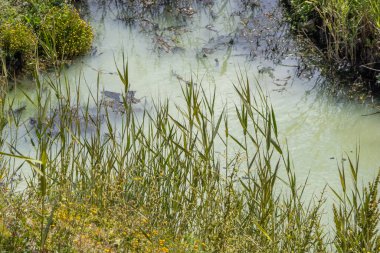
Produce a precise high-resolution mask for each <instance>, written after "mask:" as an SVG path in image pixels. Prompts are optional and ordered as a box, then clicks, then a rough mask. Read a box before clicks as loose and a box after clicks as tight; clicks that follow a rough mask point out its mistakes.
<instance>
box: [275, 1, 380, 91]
mask: <svg viewBox="0 0 380 253" xmlns="http://www.w3.org/2000/svg"><path fill="white" fill-rule="evenodd" d="M282 2H283V3H284V4H285V5H286V6H287V7H288V10H289V16H290V18H291V20H292V23H293V26H294V28H295V30H297V31H298V32H300V33H301V34H303V35H304V36H306V37H307V38H308V39H309V40H311V41H312V42H314V43H315V45H316V46H317V47H318V48H319V49H320V50H321V55H322V56H323V57H324V59H325V60H326V61H325V62H328V63H329V64H330V65H331V68H332V69H334V71H333V72H335V73H338V74H339V75H341V76H345V77H346V78H347V77H348V79H350V80H354V81H358V82H364V83H365V84H366V85H367V88H368V89H369V90H373V91H379V88H380V5H379V2H378V1H377V0H363V1H352V0H344V1H335V0H334V1H330V0H329V1H325V0H314V1H302V0H301V1H300V0H282ZM325 62H324V64H325Z"/></svg>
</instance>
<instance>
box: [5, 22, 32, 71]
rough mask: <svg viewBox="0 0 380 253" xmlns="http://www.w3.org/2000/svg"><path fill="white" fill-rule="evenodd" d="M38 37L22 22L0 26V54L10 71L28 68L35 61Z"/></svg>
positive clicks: (6, 23)
mask: <svg viewBox="0 0 380 253" xmlns="http://www.w3.org/2000/svg"><path fill="white" fill-rule="evenodd" d="M36 46H37V37H36V35H35V34H34V32H33V30H32V29H31V28H30V27H28V26H27V25H25V24H23V23H22V22H21V21H17V20H14V21H5V22H4V23H2V24H0V53H1V54H2V57H3V58H5V62H6V65H7V68H8V70H9V71H16V72H18V71H20V70H21V69H23V68H27V67H28V65H30V64H31V63H32V62H33V60H34V58H35V57H34V55H35V53H34V52H35V49H36Z"/></svg>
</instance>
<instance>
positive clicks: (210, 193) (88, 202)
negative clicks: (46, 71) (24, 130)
mask: <svg viewBox="0 0 380 253" xmlns="http://www.w3.org/2000/svg"><path fill="white" fill-rule="evenodd" d="M118 74H119V76H120V80H121V83H122V85H123V86H125V87H124V88H125V90H126V91H128V90H129V89H130V86H129V80H128V70H127V67H125V68H124V69H121V70H118ZM42 82H44V83H45V85H49V86H50V88H51V92H52V94H50V95H49V94H46V93H43V83H42ZM36 88H37V99H35V100H32V101H31V102H33V103H34V105H35V106H36V110H37V115H36V119H35V120H36V122H37V123H36V124H35V128H34V129H33V130H32V131H29V136H28V138H31V139H32V141H31V143H32V144H31V146H32V147H33V148H34V149H35V150H34V152H32V154H31V156H32V157H27V156H25V154H22V153H20V152H19V151H18V150H17V134H16V136H14V138H12V137H11V138H10V139H6V138H5V136H6V135H8V134H10V135H12V132H10V131H8V130H7V127H5V125H1V126H3V127H2V128H1V129H0V130H1V131H2V135H1V138H0V145H1V156H0V158H1V160H0V182H1V188H0V190H1V191H2V193H3V194H1V195H0V247H1V248H2V249H5V250H7V251H9V252H14V251H37V250H39V251H43V252H49V251H59V252H62V251H66V252H81V251H94V252H334V251H337V252H350V251H349V250H348V251H347V249H351V248H353V250H352V251H351V252H357V251H355V250H356V249H358V248H359V247H362V249H363V248H364V249H365V250H367V251H365V252H377V251H376V250H377V249H378V247H379V233H378V231H377V230H376V229H377V228H378V226H379V218H380V214H379V197H378V195H377V190H376V189H378V187H379V179H378V178H377V179H376V180H374V182H373V183H371V184H370V185H369V186H366V187H363V190H359V185H358V180H354V181H353V184H352V188H350V187H348V186H347V183H346V178H347V176H346V175H345V173H347V172H349V174H350V175H351V177H352V178H353V179H356V178H357V171H358V167H359V166H358V164H355V163H353V162H350V167H349V168H342V169H341V170H340V178H341V185H342V188H343V189H344V190H343V191H342V192H341V191H338V190H337V189H333V193H335V194H336V199H337V201H336V204H335V206H334V209H333V211H334V221H335V229H334V232H333V234H332V235H331V234H328V232H327V230H328V228H327V227H325V226H324V225H323V223H322V222H321V219H322V218H323V216H324V215H325V209H324V208H326V207H325V206H324V197H323V196H319V197H315V198H312V199H311V200H306V199H305V198H304V196H303V192H304V187H305V186H304V185H302V184H301V185H300V184H299V183H297V181H296V176H295V174H294V172H293V171H292V166H291V162H290V156H289V154H288V153H287V151H286V150H285V149H284V148H283V147H282V146H281V145H280V143H279V141H278V129H277V123H276V116H275V113H274V111H273V109H272V107H271V106H270V104H269V103H268V101H267V99H266V96H265V94H264V93H263V92H262V91H261V90H260V88H259V87H256V88H253V86H252V85H250V83H249V81H248V80H245V78H243V77H240V78H239V81H238V84H237V85H236V86H235V88H236V93H237V95H238V97H239V100H238V102H237V104H236V106H235V108H233V109H234V110H227V108H225V109H224V110H223V111H222V112H220V113H217V110H216V104H217V101H216V95H215V93H212V92H211V94H209V93H207V92H206V91H204V90H203V89H202V88H201V86H200V85H197V86H194V85H189V86H186V87H184V88H183V102H184V103H182V104H181V105H178V106H176V107H172V105H171V104H170V103H169V102H163V103H156V104H153V106H152V108H149V109H146V110H144V111H143V112H142V113H136V112H134V111H133V108H132V107H131V105H130V104H129V103H128V101H127V99H126V97H124V99H123V101H124V102H123V107H124V109H125V110H124V113H123V114H113V112H112V111H108V110H107V109H105V108H104V107H103V106H102V102H101V100H100V99H99V97H98V95H97V94H92V95H93V96H92V98H93V100H94V101H93V102H94V103H95V108H94V109H95V110H90V109H91V105H90V103H88V104H85V105H81V102H80V97H81V96H80V94H79V88H78V91H77V94H76V96H77V99H73V98H72V97H71V96H70V94H72V93H71V92H70V89H72V86H71V85H70V84H69V83H68V79H67V78H66V79H64V78H62V79H58V80H56V81H52V80H50V79H46V80H42V79H41V77H38V78H36ZM52 95H54V96H56V97H57V98H60V99H59V100H58V101H57V103H58V104H57V105H56V106H55V109H54V110H52V109H51V108H50V106H49V105H50V104H51V100H50V97H52ZM49 111H53V112H54V115H55V116H54V118H52V117H49V116H48V115H49V114H48V113H47V112H49ZM94 111H95V113H94ZM227 112H228V113H227ZM115 118H117V120H118V121H119V123H117V124H115V122H114V120H113V119H115ZM57 119H58V120H57ZM233 119H235V120H234V121H232V120H233ZM12 122H13V121H9V123H8V124H15V123H14V122H13V123H12ZM232 124H233V128H234V131H233V132H232V131H231V126H232ZM12 126H13V125H12ZM12 126H10V127H12ZM53 126H54V127H56V128H58V129H59V131H51V130H52V127H53ZM23 138H24V137H23ZM8 140H10V141H8ZM23 140H24V139H23ZM7 142H9V143H7ZM6 144H8V145H6ZM14 159H17V160H19V159H21V161H24V162H23V163H22V164H21V165H20V166H19V165H15V163H14ZM350 161H351V160H350ZM28 168H29V169H30V171H29V174H27V175H28V176H25V178H26V179H25V180H21V181H24V182H26V187H25V189H23V190H22V191H16V189H17V185H18V183H19V181H18V175H19V174H20V172H21V169H22V171H25V170H27V169H28ZM350 189H353V191H351V190H350ZM351 231H355V232H354V233H353V234H352V237H349V236H346V235H351V233H352V232H351ZM360 233H362V234H361V235H360V236H359V234H360ZM353 239H355V245H353V244H349V243H351V240H353ZM352 243H354V242H353V241H352ZM347 245H348V246H349V247H348V248H347V247H346V246H347Z"/></svg>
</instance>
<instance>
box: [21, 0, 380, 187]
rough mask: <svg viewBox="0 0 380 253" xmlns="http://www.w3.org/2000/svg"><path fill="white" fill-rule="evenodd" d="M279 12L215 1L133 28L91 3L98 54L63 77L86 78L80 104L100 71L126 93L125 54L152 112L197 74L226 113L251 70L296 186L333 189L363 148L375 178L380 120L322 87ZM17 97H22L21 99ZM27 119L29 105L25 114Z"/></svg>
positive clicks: (267, 4)
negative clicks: (121, 72)
mask: <svg viewBox="0 0 380 253" xmlns="http://www.w3.org/2000/svg"><path fill="white" fill-rule="evenodd" d="M94 2H95V1H94ZM276 6H277V2H276V1H273V0H272V1H263V4H262V5H261V7H257V8H256V9H255V8H253V9H249V10H247V9H242V6H241V5H240V4H239V1H215V4H214V5H213V6H210V7H207V8H206V9H197V11H198V13H196V14H194V15H192V16H191V17H187V18H185V19H183V20H180V21H179V20H178V19H170V18H168V17H166V18H165V16H163V15H158V16H154V17H152V19H151V20H145V21H144V20H143V21H144V22H146V23H148V24H144V25H142V24H141V23H140V24H139V25H127V24H126V23H125V22H124V21H120V20H119V19H118V17H120V13H118V12H117V10H116V9H115V8H114V7H113V6H112V5H111V6H108V7H107V8H106V9H104V8H102V7H100V6H98V5H97V4H96V3H91V4H90V5H89V10H88V13H89V16H88V18H89V20H90V22H91V23H92V25H93V27H94V29H95V31H96V40H95V50H94V51H93V52H92V54H91V55H89V56H86V57H83V58H82V59H79V60H77V61H76V62H75V63H74V64H73V65H72V66H70V67H69V68H68V69H67V70H65V75H66V76H67V77H68V78H69V79H70V80H71V81H72V82H76V81H77V80H78V78H79V77H81V78H82V85H81V96H82V97H83V100H84V101H86V100H87V97H88V96H89V93H88V92H89V90H90V91H94V89H96V84H97V75H98V73H100V84H101V87H100V88H101V89H102V90H103V89H104V90H109V91H113V92H121V91H122V90H123V87H122V86H121V83H120V81H119V78H118V76H117V74H116V72H115V69H116V68H115V65H118V66H121V65H122V53H125V54H126V55H127V56H128V63H129V74H130V77H129V78H130V80H131V86H132V89H133V90H136V91H137V93H136V96H137V97H145V98H146V101H147V102H146V106H150V101H151V99H150V98H152V99H153V100H157V99H161V100H162V99H169V100H170V101H173V102H175V103H180V101H181V85H185V83H184V81H185V80H191V78H193V79H194V82H196V83H197V84H198V85H202V86H203V88H205V89H206V90H210V91H212V90H214V89H215V90H216V93H217V95H218V96H217V97H218V98H219V108H220V110H221V109H222V107H223V105H224V104H227V107H228V108H229V109H233V107H234V105H235V103H237V101H238V100H237V97H236V95H235V92H234V89H233V84H234V83H236V82H237V73H239V72H240V71H242V72H244V73H245V72H246V73H247V75H248V77H249V78H250V80H252V83H254V82H255V81H256V80H257V82H258V83H260V85H261V86H262V87H263V88H264V89H265V90H266V91H267V93H268V96H269V97H270V99H271V102H272V103H273V107H274V109H275V111H276V113H277V114H276V115H277V120H278V125H279V129H280V135H281V136H282V141H283V143H284V144H285V143H287V144H288V146H289V149H290V152H291V156H292V159H293V161H294V165H295V170H296V173H297V175H298V178H299V182H302V181H304V180H305V179H306V178H307V177H309V189H311V190H312V191H315V190H317V191H320V190H321V189H322V188H323V187H324V186H325V185H326V183H328V184H330V185H337V184H338V180H339V179H338V176H337V164H340V163H341V162H342V155H344V154H345V153H347V154H352V155H354V154H355V150H356V146H357V145H358V144H360V154H361V165H362V166H361V172H362V175H363V180H364V181H367V180H371V179H372V178H373V176H374V175H375V173H376V172H377V171H378V169H379V166H380V131H379V130H378V129H379V128H378V127H379V125H380V114H375V115H372V116H362V115H364V114H368V113H370V112H372V111H373V109H371V107H370V106H369V105H361V104H356V103H353V102H346V101H338V100H337V99H336V98H334V97H330V96H328V95H326V94H324V93H323V92H322V91H321V88H320V87H321V85H320V83H322V82H325V80H324V79H323V78H322V77H321V76H320V75H319V73H318V70H316V69H313V68H309V67H308V66H307V64H304V63H303V62H301V63H300V57H299V56H298V55H299V53H298V52H297V47H296V46H294V40H292V39H291V36H290V35H289V33H288V27H287V25H286V24H283V23H282V22H281V14H280V13H281V12H280V10H279V8H277V7H276ZM210 13H211V14H210ZM149 22H150V23H149ZM152 24H153V25H152ZM154 24H157V25H158V26H159V30H155V29H156V28H154V27H155V25H154ZM178 24H180V26H178ZM173 26H175V28H171V27H173ZM171 29H174V30H171ZM174 48H176V49H174ZM181 79H182V80H181ZM74 90H75V89H73V92H74ZM15 93H16V94H18V95H14V96H16V97H17V99H18V100H25V99H24V98H23V95H22V94H21V93H20V92H17V91H16V92H15ZM27 93H28V94H33V90H29V91H28V92H27ZM30 115H33V110H30V109H29V110H27V111H26V117H28V116H30ZM25 145H26V144H25ZM26 150H27V149H26ZM343 162H344V161H343ZM345 163H347V161H345Z"/></svg>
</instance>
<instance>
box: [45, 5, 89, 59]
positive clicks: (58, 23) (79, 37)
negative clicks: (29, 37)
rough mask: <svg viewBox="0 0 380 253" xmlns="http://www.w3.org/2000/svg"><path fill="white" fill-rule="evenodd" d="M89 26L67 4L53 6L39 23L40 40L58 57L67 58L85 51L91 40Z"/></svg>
mask: <svg viewBox="0 0 380 253" xmlns="http://www.w3.org/2000/svg"><path fill="white" fill-rule="evenodd" d="M93 37H94V36H93V32H92V29H91V26H90V25H89V24H87V23H86V22H85V21H84V20H83V19H81V17H80V16H79V13H78V12H77V11H76V10H75V9H73V8H70V7H69V6H67V5H65V6H63V7H53V8H52V9H51V10H50V12H49V13H48V14H47V15H46V17H45V19H44V20H43V21H42V24H41V36H40V38H41V41H42V43H44V44H45V45H48V46H49V47H52V48H54V50H55V52H56V54H57V56H58V57H60V58H62V59H69V58H73V57H75V56H79V55H82V54H84V53H86V52H87V51H88V50H89V49H90V48H91V44H92V40H93Z"/></svg>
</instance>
